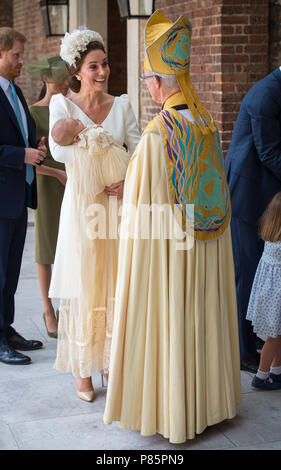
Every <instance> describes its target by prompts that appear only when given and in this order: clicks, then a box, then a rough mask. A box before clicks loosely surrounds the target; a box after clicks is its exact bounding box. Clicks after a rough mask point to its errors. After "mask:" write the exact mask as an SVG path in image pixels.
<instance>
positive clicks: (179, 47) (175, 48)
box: [144, 10, 216, 134]
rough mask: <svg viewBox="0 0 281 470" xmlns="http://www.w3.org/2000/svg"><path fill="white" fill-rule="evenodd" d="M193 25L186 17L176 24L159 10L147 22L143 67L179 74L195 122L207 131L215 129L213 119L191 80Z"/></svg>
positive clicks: (178, 79) (162, 72) (163, 72)
mask: <svg viewBox="0 0 281 470" xmlns="http://www.w3.org/2000/svg"><path fill="white" fill-rule="evenodd" d="M191 34H192V26H191V24H190V23H189V21H187V20H186V19H185V18H184V16H180V17H179V18H178V19H177V20H176V21H175V23H172V22H171V21H170V20H169V19H168V18H166V17H165V16H164V15H163V14H162V13H161V12H160V10H156V11H155V12H154V13H153V15H151V17H150V18H149V19H148V21H147V23H146V25H145V32H144V38H145V39H144V40H145V44H144V45H145V60H144V68H145V69H147V70H151V71H152V72H153V73H155V74H156V75H157V73H158V74H167V75H174V74H175V75H176V78H177V82H178V84H179V87H180V89H181V91H182V93H183V95H184V98H185V100H186V104H187V106H188V108H189V109H190V111H191V113H192V115H193V118H194V120H195V122H196V124H197V125H198V126H199V127H200V129H201V131H202V132H203V133H204V134H206V133H208V132H210V131H211V132H215V131H216V127H215V124H214V120H213V118H212V116H211V114H210V113H209V111H207V110H206V109H205V108H204V106H203V105H202V103H201V102H200V100H199V98H198V96H197V93H196V91H195V89H194V88H193V85H192V83H191V81H190V77H189V67H190V46H191Z"/></svg>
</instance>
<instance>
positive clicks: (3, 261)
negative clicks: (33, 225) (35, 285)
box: [0, 207, 27, 345]
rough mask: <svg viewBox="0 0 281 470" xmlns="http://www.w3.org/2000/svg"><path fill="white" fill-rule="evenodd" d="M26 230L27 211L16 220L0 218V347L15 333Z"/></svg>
mask: <svg viewBox="0 0 281 470" xmlns="http://www.w3.org/2000/svg"><path fill="white" fill-rule="evenodd" d="M26 228H27V209H26V207H25V208H24V212H23V214H22V215H21V217H19V218H17V219H3V218H0V345H3V344H5V343H6V341H7V339H8V338H9V337H10V336H12V335H13V334H14V333H15V330H14V329H13V328H12V326H11V325H12V323H13V322H14V314H15V300H14V297H15V293H16V290H17V285H18V280H19V275H20V267H21V261H22V254H23V248H24V242H25V237H26Z"/></svg>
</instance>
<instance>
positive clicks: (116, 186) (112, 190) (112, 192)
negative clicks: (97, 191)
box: [104, 181, 124, 199]
mask: <svg viewBox="0 0 281 470" xmlns="http://www.w3.org/2000/svg"><path fill="white" fill-rule="evenodd" d="M104 191H105V193H106V194H107V195H108V196H117V199H122V197H123V191H124V181H119V183H113V184H112V185H111V186H106V187H105V188H104Z"/></svg>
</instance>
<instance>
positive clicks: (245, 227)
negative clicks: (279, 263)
mask: <svg viewBox="0 0 281 470" xmlns="http://www.w3.org/2000/svg"><path fill="white" fill-rule="evenodd" d="M231 236H232V246H233V258H234V268H235V283H236V297H237V309H238V328H239V344H240V356H241V359H248V358H252V357H255V356H256V354H257V351H256V335H255V334H254V333H253V328H252V324H251V322H250V321H248V320H246V315H247V308H248V303H249V298H250V294H251V289H252V284H253V280H254V277H255V273H256V269H257V266H258V263H259V260H260V258H261V255H262V252H263V248H264V242H263V240H261V239H260V238H259V236H258V227H257V226H254V225H250V224H247V223H245V222H243V221H242V220H240V219H237V218H236V217H232V219H231Z"/></svg>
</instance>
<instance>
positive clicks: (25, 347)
mask: <svg viewBox="0 0 281 470" xmlns="http://www.w3.org/2000/svg"><path fill="white" fill-rule="evenodd" d="M7 342H8V345H9V346H11V348H14V349H19V350H20V351H33V350H34V349H41V348H42V346H43V343H41V341H34V340H27V339H24V338H23V337H22V336H21V335H19V334H18V333H15V334H14V335H13V336H10V338H8V340H7Z"/></svg>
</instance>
